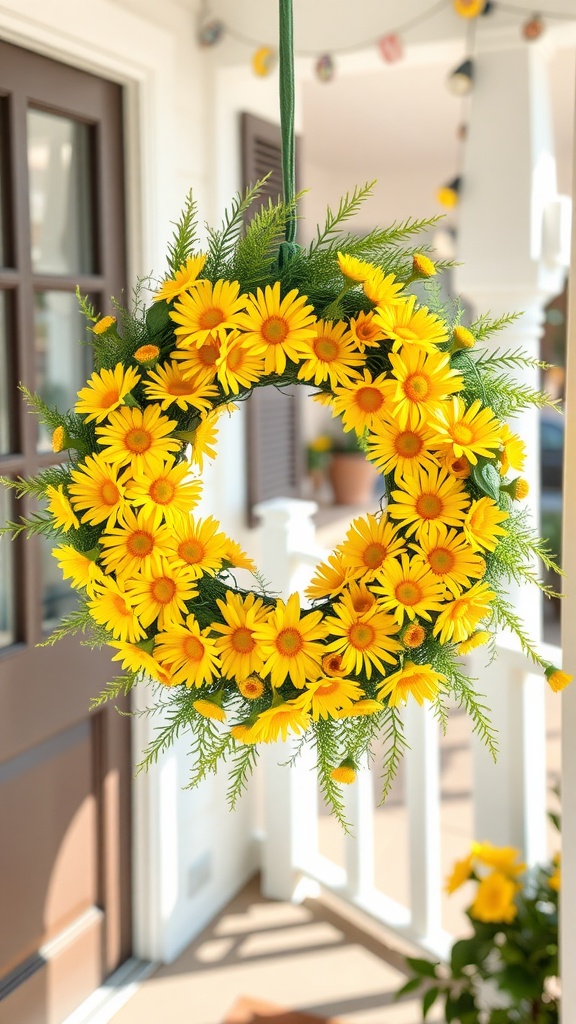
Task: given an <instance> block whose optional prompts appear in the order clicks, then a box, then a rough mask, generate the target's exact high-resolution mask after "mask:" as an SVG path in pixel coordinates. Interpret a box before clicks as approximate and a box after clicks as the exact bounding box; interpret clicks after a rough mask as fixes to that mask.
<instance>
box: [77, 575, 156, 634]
mask: <svg viewBox="0 0 576 1024" xmlns="http://www.w3.org/2000/svg"><path fill="white" fill-rule="evenodd" d="M88 610H89V612H90V615H91V616H92V618H93V619H94V621H95V622H98V623H99V624H100V625H101V626H104V627H105V628H106V629H109V630H110V632H111V633H112V636H114V637H115V638H116V640H128V641H130V643H137V641H138V640H142V639H143V638H144V637H145V636H146V633H145V630H144V629H143V628H142V625H141V623H140V622H139V621H138V616H137V615H136V611H135V608H134V604H133V602H132V598H131V597H130V596H129V595H128V594H127V593H126V591H125V590H124V587H123V586H122V584H121V583H119V582H118V581H117V580H115V579H114V578H113V577H112V576H104V577H103V579H102V580H100V581H99V582H98V583H96V585H95V586H94V596H93V597H92V600H90V601H89V602H88Z"/></svg>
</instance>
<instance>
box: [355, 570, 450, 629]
mask: <svg viewBox="0 0 576 1024" xmlns="http://www.w3.org/2000/svg"><path fill="white" fill-rule="evenodd" d="M378 579H379V581H380V582H379V584H378V585H377V586H374V588H373V589H374V593H376V594H380V595H381V597H380V601H379V604H380V607H381V608H385V609H387V610H389V611H391V612H392V613H393V615H394V616H395V618H396V622H398V623H399V625H402V623H403V622H404V617H405V616H408V618H409V619H415V618H416V617H418V618H421V619H426V620H427V621H428V622H430V621H431V615H430V612H437V611H439V610H440V609H441V608H442V605H443V603H444V600H445V597H446V588H445V586H444V584H443V583H442V581H441V580H438V579H437V578H436V577H435V576H434V575H433V573H431V572H430V570H429V569H428V568H427V566H426V565H423V564H422V562H416V561H414V560H412V561H410V559H409V557H408V555H401V558H400V560H398V559H397V558H394V559H391V560H390V561H389V562H387V564H386V565H385V566H384V568H383V569H382V571H381V572H380V573H379V574H378Z"/></svg>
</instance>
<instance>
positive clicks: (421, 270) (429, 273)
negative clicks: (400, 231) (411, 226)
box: [412, 252, 436, 277]
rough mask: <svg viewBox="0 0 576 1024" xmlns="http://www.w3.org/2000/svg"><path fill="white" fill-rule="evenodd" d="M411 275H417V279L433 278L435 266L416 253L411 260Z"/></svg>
mask: <svg viewBox="0 0 576 1024" xmlns="http://www.w3.org/2000/svg"><path fill="white" fill-rule="evenodd" d="M412 273H413V274H414V276H416V275H418V277H434V275H435V273H436V265H435V263H434V262H433V260H431V259H429V258H428V256H425V255H424V253H422V252H416V253H414V257H413V259H412Z"/></svg>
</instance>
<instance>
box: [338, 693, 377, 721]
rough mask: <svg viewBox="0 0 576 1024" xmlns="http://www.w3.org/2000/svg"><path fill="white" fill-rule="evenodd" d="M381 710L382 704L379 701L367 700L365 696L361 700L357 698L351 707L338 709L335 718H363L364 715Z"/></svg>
mask: <svg viewBox="0 0 576 1024" xmlns="http://www.w3.org/2000/svg"><path fill="white" fill-rule="evenodd" d="M383 710H384V705H383V704H381V703H380V701H378V700H369V699H368V698H367V697H366V698H365V699H363V700H357V701H356V703H355V704H353V705H352V707H351V708H345V709H344V710H343V711H339V712H338V714H337V715H336V718H364V717H365V716H366V715H376V714H378V712H379V711H383Z"/></svg>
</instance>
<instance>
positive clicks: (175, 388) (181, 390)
mask: <svg viewBox="0 0 576 1024" xmlns="http://www.w3.org/2000/svg"><path fill="white" fill-rule="evenodd" d="M166 391H167V392H168V394H169V395H191V394H192V393H193V391H194V385H193V384H192V382H191V381H189V380H171V381H170V383H169V384H168V387H167V388H166Z"/></svg>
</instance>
